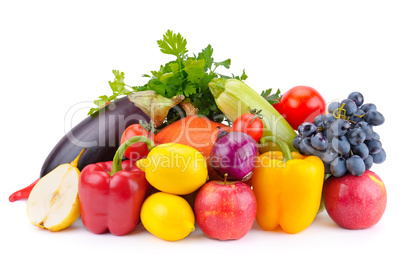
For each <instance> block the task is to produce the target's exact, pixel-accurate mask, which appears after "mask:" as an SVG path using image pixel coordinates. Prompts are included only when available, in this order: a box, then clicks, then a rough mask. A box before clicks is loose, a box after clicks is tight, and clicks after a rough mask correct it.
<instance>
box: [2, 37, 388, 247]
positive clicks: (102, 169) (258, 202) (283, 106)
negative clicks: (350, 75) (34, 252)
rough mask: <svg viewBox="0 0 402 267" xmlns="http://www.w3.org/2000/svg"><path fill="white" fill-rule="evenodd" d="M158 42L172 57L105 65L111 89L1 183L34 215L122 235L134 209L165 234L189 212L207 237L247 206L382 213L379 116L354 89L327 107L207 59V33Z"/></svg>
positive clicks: (295, 226)
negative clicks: (16, 183) (13, 182)
mask: <svg viewBox="0 0 402 267" xmlns="http://www.w3.org/2000/svg"><path fill="white" fill-rule="evenodd" d="M157 44H158V46H159V48H160V51H161V52H162V53H164V54H168V55H171V56H173V57H174V59H173V60H172V61H169V62H167V63H165V64H162V65H161V66H160V68H159V69H158V70H156V71H151V74H146V75H144V77H148V78H149V80H148V82H147V83H146V84H144V85H140V86H130V85H127V84H126V83H125V81H124V78H125V74H124V72H120V71H118V70H114V71H113V74H114V76H115V78H114V81H113V82H109V85H110V88H111V90H112V94H111V95H110V96H107V95H102V96H100V97H99V98H98V99H97V100H95V101H94V104H95V106H96V107H94V108H91V109H90V110H89V113H88V115H89V116H88V117H87V118H86V119H85V120H83V121H82V122H81V123H79V124H78V125H77V126H75V127H74V128H73V129H72V130H71V131H70V132H68V133H67V134H66V135H65V136H64V137H63V138H62V139H61V140H60V141H59V142H58V143H57V144H56V146H55V147H54V148H53V150H52V151H51V152H50V153H49V155H48V157H47V159H46V160H45V162H44V164H43V166H42V170H41V173H40V178H39V179H37V180H36V181H35V182H34V183H32V184H31V185H29V186H28V187H26V188H24V189H22V190H19V191H17V192H15V193H14V194H12V195H11V196H10V198H9V200H10V201H11V202H13V201H15V200H19V199H28V201H27V204H28V207H27V211H28V217H29V219H30V221H31V223H32V224H34V225H36V226H38V227H41V228H44V229H47V230H50V231H59V230H62V229H64V228H67V227H69V226H70V225H72V224H73V223H74V221H75V220H77V219H78V217H79V216H80V215H81V218H82V222H83V224H84V226H85V228H86V229H88V230H89V231H91V232H93V233H95V234H100V233H104V232H110V233H111V234H114V235H126V234H129V233H130V232H132V231H133V230H134V229H135V228H136V226H137V225H138V223H139V222H140V223H142V224H143V225H144V228H145V229H146V230H147V231H148V232H149V233H151V234H153V235H154V236H157V237H159V238H161V239H163V240H168V241H177V240H181V239H183V238H186V237H187V236H189V235H191V232H192V231H194V229H195V227H196V225H197V226H198V227H200V229H201V230H202V231H203V232H204V233H205V235H206V236H207V237H209V238H215V239H219V240H228V239H240V238H242V237H244V236H245V235H246V234H247V233H248V232H249V231H250V230H251V228H252V226H253V223H254V221H255V220H256V221H257V223H258V225H259V226H260V227H261V228H262V229H263V230H266V231H272V230H275V229H277V228H281V229H282V230H283V231H284V232H286V233H289V234H296V233H299V232H301V231H303V230H305V229H306V228H308V227H309V226H310V225H311V224H312V223H313V222H314V219H315V217H316V215H317V213H319V212H320V211H322V210H323V209H324V208H325V209H326V210H327V213H328V215H329V216H330V218H331V219H332V220H333V221H334V222H335V223H336V224H338V225H339V226H341V227H344V228H348V229H361V228H367V227H371V226H373V225H375V224H376V223H377V222H378V221H379V220H380V219H381V217H382V214H383V213H384V211H385V207H386V200H387V195H386V190H385V186H384V183H383V182H382V180H381V178H380V177H379V176H378V175H377V174H376V173H374V172H373V171H370V170H369V169H370V168H371V167H372V165H373V163H382V162H383V161H385V158H386V155H385V150H384V148H383V147H382V144H381V142H380V140H379V134H377V132H374V130H373V126H378V125H381V124H382V123H384V116H383V115H382V114H381V113H380V112H378V111H377V108H376V106H375V105H374V104H371V103H366V104H363V101H364V100H363V95H362V94H361V93H359V92H353V93H351V94H350V95H349V96H348V98H347V99H345V100H343V101H342V102H341V103H338V102H333V103H331V104H329V105H328V108H327V107H326V103H325V100H324V98H323V97H322V96H321V94H320V93H319V92H318V91H317V90H315V89H313V88H311V87H308V86H296V87H294V88H292V89H290V90H288V91H287V92H285V93H284V94H283V95H281V92H280V90H279V89H278V90H277V91H276V93H273V92H272V89H267V90H263V91H262V93H261V94H258V93H257V92H256V91H254V90H253V89H252V88H251V87H249V86H248V85H247V84H246V83H245V82H244V81H245V80H246V79H247V75H246V74H245V71H244V70H243V73H242V74H241V75H234V74H231V75H224V74H221V73H220V72H217V69H218V68H219V67H221V69H222V67H223V68H225V69H229V68H230V64H231V60H230V59H226V60H224V61H215V59H214V58H213V49H212V47H211V45H208V46H207V47H206V48H205V49H203V50H202V51H201V52H200V53H198V54H193V55H189V54H188V50H187V48H186V46H187V40H186V39H185V38H183V36H181V34H180V33H177V34H176V33H173V32H172V31H170V30H168V31H167V32H166V33H165V34H164V36H163V38H162V39H161V40H158V41H157ZM122 122H123V123H122ZM295 130H297V132H296V131H295ZM342 188H343V189H342ZM345 188H346V189H345Z"/></svg>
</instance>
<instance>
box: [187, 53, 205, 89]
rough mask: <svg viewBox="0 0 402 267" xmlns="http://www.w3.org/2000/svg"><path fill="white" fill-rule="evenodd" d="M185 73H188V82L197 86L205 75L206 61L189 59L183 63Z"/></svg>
mask: <svg viewBox="0 0 402 267" xmlns="http://www.w3.org/2000/svg"><path fill="white" fill-rule="evenodd" d="M183 64H184V71H185V72H186V73H187V75H188V76H187V80H188V81H190V82H193V83H195V84H197V83H199V82H200V81H199V79H201V78H202V77H203V76H204V75H206V74H205V71H204V67H205V60H204V59H200V60H196V59H188V60H186V61H184V62H183Z"/></svg>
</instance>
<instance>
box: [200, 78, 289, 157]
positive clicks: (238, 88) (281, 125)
mask: <svg viewBox="0 0 402 267" xmlns="http://www.w3.org/2000/svg"><path fill="white" fill-rule="evenodd" d="M208 86H209V89H210V91H211V93H212V95H213V96H214V98H215V102H216V105H217V106H218V108H219V109H220V110H221V111H222V112H223V113H224V114H225V115H226V116H227V117H228V118H229V119H230V120H231V121H232V122H233V121H235V120H236V119H237V117H239V116H240V115H242V114H244V113H250V111H251V110H252V109H256V110H261V113H260V114H261V115H262V121H263V123H264V133H263V136H275V137H277V138H279V139H281V140H282V141H284V142H285V143H286V144H287V145H288V146H289V147H290V148H291V149H292V150H294V148H293V145H292V142H293V139H294V137H295V136H296V133H295V131H294V130H293V128H292V127H291V126H290V125H289V123H288V122H287V121H286V120H285V119H284V118H283V117H282V115H281V114H280V113H279V112H278V111H277V110H276V109H275V108H274V107H273V106H272V105H271V104H269V103H268V102H267V101H266V100H265V99H264V98H263V97H262V96H260V95H259V94H258V93H257V92H256V91H254V90H253V89H252V88H251V87H249V86H248V85H247V84H245V83H244V82H242V81H240V80H236V79H224V78H216V79H213V80H211V81H210V82H209V83H208ZM269 146H270V150H280V148H279V147H278V146H277V145H275V144H274V143H270V144H269Z"/></svg>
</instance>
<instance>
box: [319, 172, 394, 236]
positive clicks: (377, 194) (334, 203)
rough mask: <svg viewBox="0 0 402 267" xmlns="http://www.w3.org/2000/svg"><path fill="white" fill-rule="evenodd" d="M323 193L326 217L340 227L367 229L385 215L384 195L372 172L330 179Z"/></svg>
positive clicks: (385, 197) (381, 183) (375, 175)
mask: <svg viewBox="0 0 402 267" xmlns="http://www.w3.org/2000/svg"><path fill="white" fill-rule="evenodd" d="M323 190H324V191H323V192H324V204H325V208H326V210H327V212H328V215H329V216H330V217H331V219H332V220H333V221H334V222H335V223H336V224H338V225H339V226H341V227H344V228H347V229H363V228H368V227H371V226H373V225H375V224H376V223H378V221H379V220H380V219H381V217H382V215H383V214H384V211H385V206H386V204H387V192H386V190H385V186H384V183H383V181H382V180H381V178H380V177H378V175H377V174H375V173H374V172H372V171H369V170H366V171H365V172H364V173H363V175H361V176H353V175H351V174H348V175H345V176H343V177H334V176H331V177H329V178H328V179H327V180H326V181H325V183H324V189H323Z"/></svg>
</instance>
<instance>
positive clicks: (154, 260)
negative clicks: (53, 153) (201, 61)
mask: <svg viewBox="0 0 402 267" xmlns="http://www.w3.org/2000/svg"><path fill="white" fill-rule="evenodd" d="M137 2H141V3H140V4H139V3H137ZM135 3H136V4H135ZM401 11H402V10H401V8H400V7H399V5H398V1H251V0H249V1H207V0H204V1H198V2H197V3H190V1H173V0H171V1H109V2H104V1H57V2H56V1H39V0H38V1H2V2H1V4H0V78H1V81H0V88H1V98H2V103H1V105H0V109H1V111H0V114H1V115H0V116H1V131H0V134H1V160H0V164H1V172H2V177H1V180H2V185H1V186H0V193H1V197H0V205H1V209H0V210H1V220H0V226H1V227H0V231H1V236H0V240H1V241H0V242H1V245H2V251H1V257H0V262H1V264H2V265H3V263H6V262H7V263H8V264H11V262H12V263H13V264H12V265H15V266H28V265H29V266H56V265H59V266H73V265H78V266H85V265H84V264H86V265H87V266H89V265H88V264H90V266H129V265H131V266H134V265H135V266H144V264H147V265H148V264H152V265H153V266H157V264H168V265H180V266H192V265H196V266H205V265H208V266H215V265H218V264H225V266H230V265H231V264H238V265H236V266H240V264H242V265H243V266H244V265H245V264H247V265H246V266H251V264H256V263H258V264H259V265H258V266H307V265H309V266H356V265H359V266H366V265H367V264H368V263H370V266H374V265H380V264H381V266H397V265H398V266H400V264H401V256H400V252H401V246H400V242H401V238H402V235H401V228H402V227H401V221H402V215H401V204H402V201H401V188H402V187H401V186H402V183H401V180H402V177H401V174H400V168H401V156H400V150H401V149H402V147H401V140H400V139H401V137H400V131H401V121H400V100H399V95H398V94H399V91H401V89H402V49H401V47H402V40H401V31H402V29H401V26H402V16H401ZM167 29H172V30H174V31H175V32H180V33H181V34H182V35H183V36H184V37H185V38H186V39H187V41H188V46H187V47H188V50H189V52H190V53H198V52H199V51H201V49H202V48H205V47H206V46H207V45H208V44H211V45H212V47H213V48H214V52H215V54H214V57H215V59H216V60H217V61H221V60H225V59H226V58H231V59H232V68H231V72H233V73H235V74H241V71H242V69H243V68H244V69H246V73H247V75H248V76H249V79H248V80H247V83H248V84H249V85H250V86H251V87H252V88H254V89H255V90H256V91H261V90H263V89H266V88H271V87H272V88H274V89H276V88H281V89H282V91H286V90H288V89H290V88H291V87H293V86H296V85H309V86H312V87H314V88H315V89H317V90H319V91H320V92H321V94H322V95H323V96H324V98H325V99H326V100H327V102H330V101H332V100H335V99H343V98H346V97H347V95H348V94H349V93H350V92H351V91H360V92H362V93H363V94H364V96H365V99H366V102H374V103H375V104H376V105H377V106H378V109H379V110H380V111H381V112H382V113H383V114H384V115H385V117H386V123H385V124H384V125H382V126H379V127H378V129H376V131H377V132H378V133H379V134H380V135H381V140H382V142H383V146H384V147H385V148H386V150H387V156H388V157H387V160H386V162H385V163H383V164H382V165H376V166H374V167H373V169H372V170H373V171H375V172H376V173H378V174H379V175H380V176H381V177H382V179H383V181H384V183H385V185H386V188H387V191H388V205H387V209H386V212H385V214H384V216H383V218H382V220H381V221H380V222H379V223H378V224H377V225H376V226H374V227H372V228H369V229H366V230H359V231H351V230H345V229H342V228H339V227H338V226H336V225H335V224H334V223H333V222H332V221H331V219H330V218H329V217H328V215H327V214H326V213H323V214H320V215H318V216H317V219H316V220H315V222H314V223H313V224H312V225H311V226H310V227H309V228H308V229H306V230H305V231H303V232H301V233H299V234H296V235H288V234H285V233H283V232H280V231H276V232H264V231H262V230H261V229H260V228H259V227H258V226H257V225H255V226H254V227H253V229H252V230H251V232H249V233H248V234H247V235H246V236H245V237H244V238H243V239H241V240H237V241H229V242H221V241H216V240H211V239H208V238H206V237H205V236H204V235H203V233H202V232H201V231H200V230H199V229H197V230H196V231H195V232H193V233H192V234H191V235H190V236H189V237H188V238H186V239H184V240H181V241H178V242H166V241H162V240H160V239H158V238H156V237H154V236H152V235H151V234H149V233H147V232H146V231H145V230H144V229H143V228H142V227H141V226H140V227H138V228H137V229H136V230H135V231H134V232H133V233H132V234H130V235H127V236H122V237H116V236H113V235H111V234H104V235H94V234H92V233H90V232H89V231H87V230H86V229H85V227H84V226H83V224H82V222H81V221H80V220H79V221H77V222H76V223H75V224H74V225H73V226H72V227H70V228H69V229H66V230H65V231H61V232H58V233H51V232H48V231H45V230H42V229H39V228H36V227H34V226H32V225H31V224H30V223H29V220H28V218H27V215H26V211H25V209H26V202H25V201H19V202H15V203H9V202H8V196H9V194H10V193H12V192H14V191H15V190H17V189H20V188H22V187H24V186H26V185H28V184H30V183H31V182H32V181H33V180H35V179H36V178H37V176H38V175H39V171H40V169H41V166H42V163H43V161H44V159H45V158H46V156H47V154H48V153H49V152H50V150H51V149H52V147H53V146H54V145H55V144H56V143H57V141H58V140H59V139H60V138H61V137H62V136H63V135H64V133H65V131H66V130H69V129H70V128H71V126H72V125H74V124H76V123H78V122H79V121H81V120H82V119H83V118H84V117H85V114H86V112H87V107H90V106H91V105H90V101H92V100H94V99H95V98H97V97H98V96H99V95H103V94H108V93H110V89H109V88H108V84H107V82H108V81H109V80H112V79H113V75H112V70H113V69H118V70H121V71H124V72H125V73H126V82H127V83H128V84H130V85H142V84H144V83H145V82H146V79H144V78H142V77H141V76H142V74H144V73H149V71H151V70H156V69H158V68H159V65H160V64H162V63H165V62H167V61H168V60H171V59H172V58H171V57H169V56H166V55H163V54H162V53H161V52H160V51H159V49H158V46H157V44H156V40H158V39H161V37H162V35H163V34H164V33H165V32H166V30H167ZM231 72H228V73H227V74H230V73H231ZM88 103H89V104H88ZM77 104H78V106H75V105H77ZM71 107H75V110H76V109H77V107H84V109H82V110H80V111H79V112H77V113H74V114H73V115H74V116H72V118H71V114H69V110H70V108H71ZM65 118H67V119H66V120H67V122H66V121H65ZM71 120H72V122H71ZM390 262H394V264H391V263H390ZM371 264H372V265H371Z"/></svg>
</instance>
